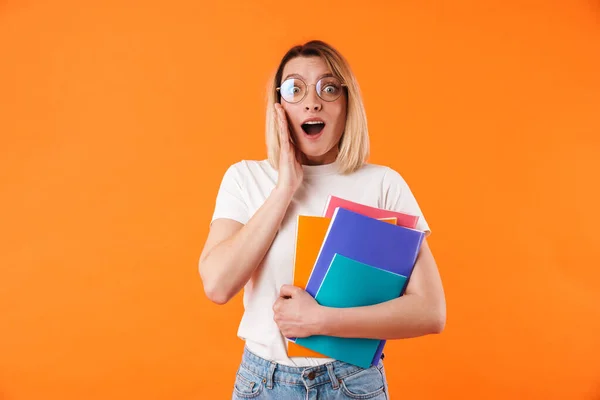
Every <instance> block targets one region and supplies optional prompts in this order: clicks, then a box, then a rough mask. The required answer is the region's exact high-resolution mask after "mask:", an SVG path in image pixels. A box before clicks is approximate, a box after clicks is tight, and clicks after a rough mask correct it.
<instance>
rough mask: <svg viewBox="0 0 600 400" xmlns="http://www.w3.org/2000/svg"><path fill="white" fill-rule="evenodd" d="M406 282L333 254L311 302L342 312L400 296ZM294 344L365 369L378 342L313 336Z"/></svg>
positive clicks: (380, 270) (377, 340) (390, 274)
mask: <svg viewBox="0 0 600 400" xmlns="http://www.w3.org/2000/svg"><path fill="white" fill-rule="evenodd" d="M406 280H407V278H406V277H405V276H403V275H399V274H395V273H393V272H389V271H386V270H383V269H379V268H375V267H372V266H370V265H367V264H364V263H361V262H358V261H355V260H353V259H350V258H348V257H344V256H342V255H340V254H337V253H336V254H334V256H333V259H332V260H331V264H330V266H329V268H328V270H327V273H326V274H325V277H324V278H323V281H322V283H321V286H320V287H319V290H318V291H317V294H316V296H315V299H316V300H317V302H318V303H319V304H321V305H323V306H327V307H336V308H346V307H361V306H370V305H374V304H379V303H383V302H385V301H388V300H392V299H395V298H397V297H399V296H400V294H401V292H402V289H403V288H404V285H405V283H406ZM296 343H297V344H299V345H301V346H304V347H307V348H309V349H311V350H314V351H316V352H318V353H321V354H323V355H325V356H328V357H331V358H334V359H336V360H340V361H344V362H347V363H349V364H353V365H357V366H359V367H362V368H369V367H370V366H371V362H372V361H373V357H374V355H375V352H376V351H377V348H378V347H379V343H380V340H379V339H363V338H343V337H335V336H324V335H314V336H309V337H305V338H297V339H296Z"/></svg>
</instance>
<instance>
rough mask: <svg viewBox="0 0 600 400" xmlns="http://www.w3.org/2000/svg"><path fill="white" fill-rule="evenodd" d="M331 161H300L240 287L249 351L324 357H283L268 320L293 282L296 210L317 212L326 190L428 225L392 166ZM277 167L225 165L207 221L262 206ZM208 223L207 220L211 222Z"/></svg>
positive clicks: (282, 342) (308, 361) (297, 360)
mask: <svg viewBox="0 0 600 400" xmlns="http://www.w3.org/2000/svg"><path fill="white" fill-rule="evenodd" d="M337 167H338V163H337V161H336V162H334V163H331V164H326V165H316V166H312V165H311V166H309V165H304V166H303V169H304V179H303V182H302V184H301V186H300V188H299V189H298V190H297V191H296V193H295V195H294V197H293V199H292V202H291V203H290V206H289V207H288V209H287V212H286V214H285V217H284V218H283V221H282V224H281V226H280V228H279V231H278V233H277V235H276V236H275V239H274V240H273V243H272V245H271V247H270V248H269V250H268V252H267V254H266V255H265V258H264V259H263V261H262V265H260V266H259V267H258V268H259V269H262V270H261V271H260V273H258V274H254V275H253V278H251V279H250V281H248V283H247V284H246V286H245V287H244V297H243V304H244V315H243V316H242V320H241V322H240V325H239V328H238V336H239V337H240V338H241V339H243V340H245V341H246V346H247V347H248V349H249V350H250V351H252V352H254V353H255V354H257V355H259V356H261V357H263V358H265V359H268V360H271V361H275V362H277V363H281V364H284V365H290V366H302V367H303V366H314V365H319V364H323V363H326V362H328V361H331V359H329V358H306V357H291V358H290V357H288V356H287V341H286V339H285V337H284V336H283V335H282V334H281V332H280V331H279V329H278V327H277V324H276V323H275V321H274V320H273V303H274V302H275V300H277V298H278V296H279V289H280V288H281V286H282V285H284V284H291V283H292V282H293V266H294V251H295V240H296V222H297V216H298V215H316V216H322V215H323V211H324V209H325V203H326V201H327V198H328V196H329V195H334V196H338V197H341V198H344V199H348V200H352V201H355V202H359V203H363V204H367V205H370V206H375V207H380V208H385V209H389V210H394V211H401V212H407V213H410V214H413V215H418V216H419V220H418V224H417V229H419V230H422V231H425V232H426V234H427V235H429V233H430V230H429V226H428V224H427V222H426V220H425V218H424V217H423V214H422V213H421V210H420V208H419V205H418V204H417V201H416V200H415V198H414V196H413V194H412V192H411V190H410V189H409V187H408V185H407V184H406V182H405V181H404V179H403V178H402V177H401V176H400V174H399V173H398V172H396V171H394V170H393V169H391V168H389V167H385V166H380V165H374V164H365V165H363V167H362V168H361V169H359V170H358V171H356V172H354V173H352V174H348V175H342V174H340V173H338V172H337ZM277 175H278V172H277V171H276V170H275V169H273V168H272V167H271V165H270V164H269V163H268V161H267V160H262V161H254V160H252V161H247V160H243V161H240V162H237V163H235V164H233V165H231V166H230V167H229V168H228V169H227V171H226V172H225V175H224V177H223V180H222V182H221V186H220V188H219V192H218V194H217V198H216V204H215V209H214V214H213V217H212V221H214V220H215V219H217V218H229V219H233V220H235V221H238V222H241V223H242V224H246V223H247V222H248V220H249V219H250V218H251V217H252V215H254V213H255V212H256V211H257V210H258V209H259V208H260V207H261V206H262V204H263V203H264V202H265V200H266V199H267V197H268V196H269V194H270V193H271V191H272V190H273V189H274V188H275V185H276V183H277ZM211 223H212V222H211Z"/></svg>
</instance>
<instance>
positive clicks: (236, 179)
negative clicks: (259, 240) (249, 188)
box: [210, 164, 250, 225]
mask: <svg viewBox="0 0 600 400" xmlns="http://www.w3.org/2000/svg"><path fill="white" fill-rule="evenodd" d="M218 218H228V219H232V220H234V221H238V222H240V223H242V224H244V225H245V224H246V223H247V222H248V220H249V219H250V216H249V212H248V205H247V204H246V201H245V200H244V182H243V179H242V176H241V174H240V171H239V169H238V164H233V165H231V166H230V167H229V168H228V169H227V171H225V174H224V175H223V179H222V180H221V185H220V187H219V191H218V192H217V198H216V201H215V208H214V212H213V216H212V219H211V221H210V222H211V224H212V223H213V221H214V220H216V219H218Z"/></svg>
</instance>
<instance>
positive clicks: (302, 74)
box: [281, 57, 347, 164]
mask: <svg viewBox="0 0 600 400" xmlns="http://www.w3.org/2000/svg"><path fill="white" fill-rule="evenodd" d="M324 76H325V77H327V76H332V74H331V71H330V70H329V68H327V64H325V62H324V61H323V59H321V58H320V57H296V58H294V59H292V60H290V61H288V63H287V64H286V65H285V67H284V68H283V75H282V82H281V83H283V82H284V81H285V80H286V79H288V78H297V79H301V80H303V81H304V82H305V83H306V85H307V86H306V88H305V89H304V90H306V89H307V90H308V92H307V93H306V96H305V97H304V99H302V101H300V102H298V103H288V102H286V101H285V100H284V99H281V105H282V106H283V109H284V110H285V112H286V114H287V118H288V125H289V127H290V132H291V134H292V137H293V140H294V143H295V144H296V148H297V149H299V150H300V151H301V152H302V153H303V155H304V157H303V162H304V163H305V164H329V163H331V162H333V161H335V159H336V157H337V153H338V142H339V141H340V138H341V137H342V134H343V132H344V128H345V126H346V107H347V99H346V94H345V91H344V90H343V88H342V93H341V95H340V96H339V97H338V98H337V99H336V100H334V101H331V102H329V101H325V100H323V99H322V98H320V97H319V96H318V95H317V92H316V86H315V85H316V84H317V81H319V79H321V78H322V77H324ZM322 83H323V85H322V86H321V91H327V92H328V93H327V94H329V95H330V94H331V93H334V90H335V89H334V88H333V87H332V86H331V85H328V83H327V80H323V81H322ZM290 89H292V87H288V88H287V89H286V90H287V91H288V92H289V90H290ZM282 90H283V89H282ZM296 91H298V89H296ZM308 120H312V122H311V123H308Z"/></svg>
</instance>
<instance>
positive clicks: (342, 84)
mask: <svg viewBox="0 0 600 400" xmlns="http://www.w3.org/2000/svg"><path fill="white" fill-rule="evenodd" d="M327 78H334V79H337V80H338V81H340V85H341V86H342V87H343V88H344V87H345V88H347V87H348V85H347V84H345V83H344V82H342V80H341V79H340V78H338V77H337V76H324V77H323V78H321V79H319V80H318V81H317V83H306V82H305V81H304V79H301V78H288V79H286V80H285V81H283V82H281V85H279V86H277V87H276V88H275V90H276V91H277V92H278V93H279V97H280V98H281V99H283V101H285V102H286V103H289V104H298V103H301V102H302V101H303V100H304V99H305V98H306V95H307V94H308V87H309V86H314V87H315V91H316V92H317V96H318V97H319V98H320V99H321V100H323V101H326V102H328V103H332V102H334V101H336V100H337V99H339V98H340V97H341V96H342V94H341V93H340V95H339V96H338V97H336V98H335V99H333V100H325V99H324V98H322V97H321V94H320V93H319V91H317V90H316V88H317V84H318V83H319V82H321V80H323V79H327ZM290 79H296V80H299V81H300V82H302V83H304V86H306V91H305V92H304V96H302V98H301V99H300V100H298V101H287V100H286V99H285V98H284V97H283V96H282V95H281V86H282V85H283V83H284V82H287V81H289V80H290Z"/></svg>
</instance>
